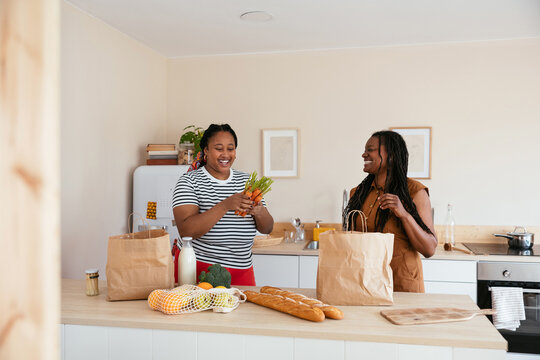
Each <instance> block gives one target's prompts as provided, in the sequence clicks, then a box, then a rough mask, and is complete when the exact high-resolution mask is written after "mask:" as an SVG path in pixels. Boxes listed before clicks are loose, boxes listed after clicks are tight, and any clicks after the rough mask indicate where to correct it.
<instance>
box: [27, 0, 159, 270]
mask: <svg viewBox="0 0 540 360" xmlns="http://www.w3.org/2000/svg"><path fill="white" fill-rule="evenodd" d="M61 46H62V51H61V62H62V66H61V73H62V80H61V86H62V89H61V94H62V95H61V111H62V113H61V118H62V119H61V126H62V134H61V151H62V158H61V169H62V170H61V171H62V173H61V182H62V184H61V186H62V188H61V189H62V191H61V192H62V194H61V196H62V200H61V206H62V213H61V216H62V276H63V277H70V278H82V277H84V270H85V269H86V268H89V267H98V268H99V270H100V272H101V274H102V275H105V264H106V255H107V241H108V236H109V235H115V234H120V233H123V232H125V231H126V227H127V225H126V224H127V216H128V214H129V212H130V209H131V192H132V191H131V188H132V180H131V175H132V173H133V170H134V169H135V168H136V167H137V166H138V165H141V164H143V163H144V158H145V149H144V146H145V145H146V144H147V143H150V142H161V141H163V140H164V139H165V132H166V101H167V97H166V70H167V68H166V59H165V57H163V56H161V55H159V54H158V53H156V52H154V51H153V50H150V49H148V48H147V47H145V46H143V45H141V44H140V43H138V42H136V41H134V40H133V39H131V38H129V37H127V36H125V35H124V34H121V33H120V32H118V31H116V30H114V29H112V28H110V27H109V26H108V25H105V24H104V23H102V22H101V21H99V20H96V19H95V18H93V17H91V16H88V15H87V14H85V13H83V12H81V11H79V10H78V9H76V8H75V7H73V6H72V5H69V4H67V3H65V2H63V3H62V38H61ZM29 221H32V220H31V219H30V220H29Z"/></svg>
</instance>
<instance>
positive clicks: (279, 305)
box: [244, 290, 324, 322]
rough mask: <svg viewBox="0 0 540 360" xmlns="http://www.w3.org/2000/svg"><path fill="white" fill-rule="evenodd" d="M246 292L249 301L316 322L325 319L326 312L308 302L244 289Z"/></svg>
mask: <svg viewBox="0 0 540 360" xmlns="http://www.w3.org/2000/svg"><path fill="white" fill-rule="evenodd" d="M244 294H245V295H246V296H247V301H250V302H252V303H254V304H257V305H261V306H264V307H267V308H270V309H274V310H277V311H281V312H284V313H287V314H290V315H293V316H296V317H299V318H301V319H305V320H310V321H315V322H319V321H323V320H324V313H323V311H322V310H321V309H318V308H312V307H311V306H309V305H307V304H304V303H301V302H298V301H295V300H293V299H289V298H286V297H283V296H280V295H272V294H261V293H257V292H254V291H249V290H246V291H244Z"/></svg>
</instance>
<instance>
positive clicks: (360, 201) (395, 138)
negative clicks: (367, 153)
mask: <svg viewBox="0 0 540 360" xmlns="http://www.w3.org/2000/svg"><path fill="white" fill-rule="evenodd" d="M371 136H372V137H376V138H378V139H379V156H380V155H381V146H382V145H384V147H385V148H386V153H387V154H388V160H387V165H386V168H387V174H386V183H385V185H384V192H385V193H388V194H394V195H397V196H398V197H399V199H400V200H401V202H402V203H403V207H404V208H405V210H406V211H407V212H408V213H409V214H411V215H412V217H413V218H414V220H415V221H416V222H417V223H418V225H420V227H421V228H422V229H423V230H424V231H426V232H427V233H429V234H433V233H432V232H431V230H430V229H429V228H428V227H427V225H426V224H425V223H424V221H423V220H422V218H421V217H420V215H419V214H418V210H417V209H416V205H415V204H414V202H413V201H412V198H411V194H409V188H408V186H407V168H408V166H409V152H408V151H407V145H406V144H405V140H403V137H401V135H400V134H398V133H397V132H395V131H377V132H375V133H373V135H371ZM374 180H375V175H374V174H369V175H368V176H367V177H366V178H365V179H364V180H363V181H362V182H361V183H360V184H359V185H358V187H357V188H356V191H355V193H354V195H353V196H352V197H351V199H350V200H349V203H348V205H347V208H346V209H345V213H344V214H343V215H344V217H345V216H346V214H348V213H349V211H351V210H362V206H363V205H364V201H365V200H366V198H367V195H368V193H369V191H370V186H371V184H372V183H373V181H374ZM390 214H391V212H390V209H385V210H382V209H380V208H378V207H377V213H376V215H375V231H378V232H382V231H383V229H384V226H385V225H386V222H387V221H388V219H389V218H390ZM356 217H358V214H352V215H351V221H350V222H349V228H348V229H347V230H350V229H352V226H353V224H354V223H355V221H356Z"/></svg>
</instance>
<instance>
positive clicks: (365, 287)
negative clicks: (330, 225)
mask: <svg viewBox="0 0 540 360" xmlns="http://www.w3.org/2000/svg"><path fill="white" fill-rule="evenodd" d="M393 249H394V234H383V233H364V232H357V231H327V232H325V233H322V234H320V238H319V266H318V270H317V298H318V299H319V300H321V301H322V302H324V303H327V304H331V305H391V304H392V303H393V277H392V268H391V267H390V261H391V260H392V253H393Z"/></svg>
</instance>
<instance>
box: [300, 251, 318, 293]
mask: <svg viewBox="0 0 540 360" xmlns="http://www.w3.org/2000/svg"><path fill="white" fill-rule="evenodd" d="M299 258H300V261H299V265H300V267H299V270H298V287H299V288H303V289H316V288H317V267H318V265H319V257H318V256H299Z"/></svg>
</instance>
